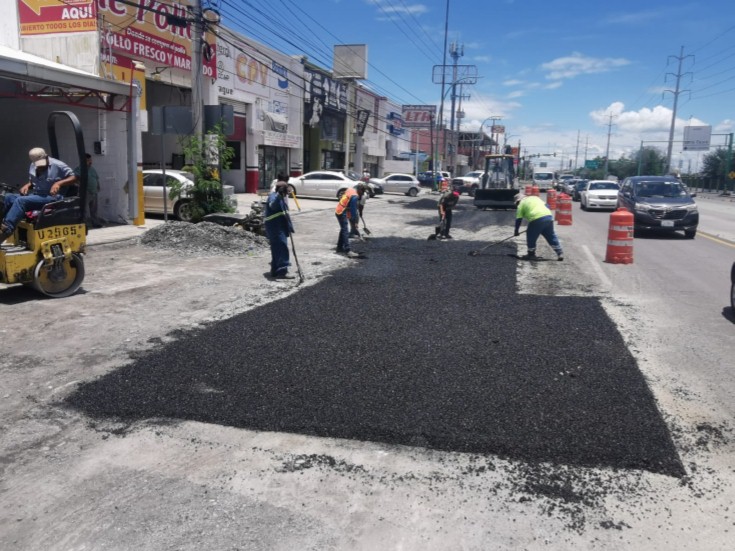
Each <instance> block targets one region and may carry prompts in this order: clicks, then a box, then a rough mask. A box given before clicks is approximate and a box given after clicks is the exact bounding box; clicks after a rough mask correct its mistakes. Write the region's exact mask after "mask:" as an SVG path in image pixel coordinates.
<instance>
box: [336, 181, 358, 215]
mask: <svg viewBox="0 0 735 551" xmlns="http://www.w3.org/2000/svg"><path fill="white" fill-rule="evenodd" d="M355 195H357V191H355V190H354V189H352V188H347V189H346V190H345V192H344V193H343V194H342V197H340V198H339V203H337V208H336V209H334V212H335V213H336V214H337V216H339V215H341V214H342V213H343V212H344V211H345V209H346V208H347V205H349V204H350V198H352V197H353V196H355ZM347 214H349V213H347Z"/></svg>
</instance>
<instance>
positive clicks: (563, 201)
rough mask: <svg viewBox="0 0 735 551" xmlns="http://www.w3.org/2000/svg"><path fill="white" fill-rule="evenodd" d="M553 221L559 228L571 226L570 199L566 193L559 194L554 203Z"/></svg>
mask: <svg viewBox="0 0 735 551" xmlns="http://www.w3.org/2000/svg"><path fill="white" fill-rule="evenodd" d="M555 220H556V223H557V224H559V225H560V226H571V225H572V198H571V197H569V195H567V194H566V193H561V194H559V198H558V200H557V202H556V216H555Z"/></svg>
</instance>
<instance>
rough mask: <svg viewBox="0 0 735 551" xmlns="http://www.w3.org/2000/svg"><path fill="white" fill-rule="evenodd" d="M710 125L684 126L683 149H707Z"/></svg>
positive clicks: (710, 135)
mask: <svg viewBox="0 0 735 551" xmlns="http://www.w3.org/2000/svg"><path fill="white" fill-rule="evenodd" d="M711 137H712V127H711V126H685V127H684V151H709V148H710V139H711Z"/></svg>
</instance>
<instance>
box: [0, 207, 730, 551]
mask: <svg viewBox="0 0 735 551" xmlns="http://www.w3.org/2000/svg"><path fill="white" fill-rule="evenodd" d="M434 201H435V198H434V197H429V196H424V197H419V198H417V199H409V198H404V197H401V196H391V195H385V196H383V197H380V198H377V199H375V200H371V201H370V202H369V203H368V206H367V210H366V219H367V222H368V224H369V226H370V229H371V230H372V233H373V237H372V238H371V239H370V241H369V242H368V243H364V244H360V245H359V246H360V247H362V248H363V249H364V250H365V252H366V253H367V256H368V259H367V260H364V261H360V262H355V261H351V260H348V259H345V258H343V257H339V256H337V255H335V254H334V253H333V252H332V248H333V247H334V244H335V243H336V230H337V228H336V222H335V220H334V217H333V215H332V213H331V209H332V208H333V203H331V202H328V201H309V200H302V202H301V203H302V207H303V210H302V211H301V212H295V213H294V216H293V217H294V223H295V226H296V230H297V233H296V235H295V236H294V237H295V243H296V247H297V249H298V253H299V260H300V261H301V264H302V267H303V269H304V272H305V274H306V276H307V282H306V283H305V284H304V285H302V286H296V284H295V283H282V282H275V281H269V280H267V279H266V278H265V277H264V273H265V272H267V269H268V267H267V259H268V252H267V250H263V251H260V252H259V251H258V250H249V251H248V252H247V255H244V256H243V258H237V257H224V256H216V255H209V256H207V255H205V256H201V255H199V256H185V255H181V254H179V253H178V252H177V251H175V250H172V251H165V250H160V249H157V250H153V249H148V248H145V247H141V246H140V245H139V244H136V243H124V244H118V245H114V246H105V247H97V248H95V250H93V251H90V254H89V255H88V268H87V279H86V280H85V284H84V290H83V292H82V293H79V294H78V295H75V296H74V297H70V298H68V299H64V300H57V301H50V300H39V299H38V297H36V296H35V295H33V294H32V293H31V292H29V291H27V290H25V289H18V288H11V289H2V290H0V306H1V307H2V309H3V314H4V315H6V316H8V318H13V319H25V320H28V322H27V323H21V324H19V325H18V326H17V327H14V328H13V329H12V332H11V330H10V329H3V330H2V335H3V339H4V341H5V342H10V341H12V346H11V347H10V348H9V349H8V351H7V352H6V354H5V356H4V357H3V359H2V361H1V362H0V375H2V380H3V381H4V387H5V390H4V392H3V393H2V398H3V399H2V402H0V410H1V412H2V419H3V422H2V427H1V428H0V436H1V437H2V438H1V441H2V446H1V448H0V450H1V453H2V455H1V456H0V459H1V461H0V468H2V471H1V473H2V479H1V480H0V493H2V496H3V503H4V507H3V509H2V511H1V512H0V548H2V549H24V550H25V549H81V548H105V549H205V548H206V549H487V548H494V549H542V548H543V549H569V548H584V549H621V548H627V549H676V548H702V549H728V548H729V547H730V541H731V538H730V531H731V529H732V525H733V519H732V517H731V511H732V510H733V509H732V507H733V477H735V475H734V474H733V473H734V472H735V469H733V460H732V457H733V454H732V430H731V425H730V423H731V418H728V417H727V415H726V413H727V410H723V409H722V405H721V401H722V400H721V398H720V396H718V394H717V393H716V392H714V390H713V388H712V380H710V379H709V378H707V379H706V380H704V381H696V379H695V372H696V370H695V369H690V370H686V369H682V367H681V364H680V362H677V361H674V360H678V359H679V356H680V355H681V354H682V350H684V351H685V352H686V353H687V354H688V356H687V359H688V358H691V357H695V356H697V355H700V356H701V355H702V354H703V352H702V350H700V349H698V348H697V347H696V346H689V345H688V344H687V343H688V342H691V341H684V340H683V339H682V335H683V334H685V332H686V330H687V329H689V330H690V333H689V335H690V338H691V335H692V333H691V326H686V325H684V324H682V323H680V322H679V320H678V319H677V318H672V317H671V308H673V306H674V303H673V301H671V300H669V303H670V305H669V307H668V308H663V307H661V305H662V304H665V303H666V299H667V297H666V296H663V295H655V296H647V295H645V294H640V293H627V292H626V288H625V287H624V286H621V285H620V283H619V282H620V281H621V280H628V279H629V278H630V277H631V276H632V277H633V278H634V279H637V280H638V281H647V280H645V278H646V277H647V276H646V270H644V269H643V268H644V264H643V263H641V264H640V265H639V263H638V262H636V264H634V265H629V266H621V265H605V264H603V263H602V262H601V261H600V259H599V256H600V254H601V255H602V256H604V250H602V252H601V253H600V251H599V248H595V247H597V236H596V234H595V233H594V232H593V231H592V228H594V227H597V224H598V223H599V221H600V220H601V218H600V219H592V218H590V220H593V223H592V224H591V225H586V224H585V223H584V222H583V220H582V218H581V217H580V218H575V224H574V225H573V226H569V227H560V228H558V230H559V234H560V236H561V238H562V240H563V243H564V245H565V249H566V253H567V259H566V260H565V261H564V262H555V261H554V262H544V261H542V262H536V263H522V262H519V261H517V260H516V259H515V258H512V257H511V256H509V255H513V254H515V253H516V252H517V251H516V247H515V245H514V242H515V241H519V240H510V241H508V242H507V243H504V244H502V245H499V246H497V247H491V248H489V249H487V250H486V251H485V253H483V254H482V255H480V256H478V257H471V256H469V255H468V254H467V253H468V252H469V251H470V250H475V249H477V248H479V247H481V246H482V245H485V244H487V243H491V242H495V241H498V240H500V239H503V238H505V237H507V236H508V235H509V233H510V232H511V231H512V219H513V214H512V212H503V211H497V212H492V211H479V210H477V209H475V208H474V207H472V206H471V204H470V202H469V200H468V199H466V198H463V199H462V201H461V203H460V209H459V211H458V212H457V214H456V216H455V221H456V229H455V230H454V231H453V234H454V236H455V240H453V241H451V242H436V241H433V242H432V241H427V239H426V237H427V236H428V235H429V234H431V233H433V226H434V224H435V223H436V219H435V211H434V204H435V203H434ZM577 214H578V213H577V212H575V216H576V215H577ZM584 214H588V213H584ZM589 214H590V216H592V214H593V213H589ZM601 216H602V217H605V215H604V214H602V215H601ZM699 241H700V240H699V238H698V239H697V240H695V241H694V242H688V243H697V244H698V243H699ZM544 247H545V245H544V246H542V247H541V248H540V252H541V254H542V255H544V256H547V257H548V258H553V252H552V251H551V250H550V249H545V248H544ZM522 250H523V246H522V243H521V245H520V251H522ZM705 256H706V255H705ZM659 261H660V259H659ZM639 288H640V289H645V290H649V289H655V287H654V286H651V287H648V286H641V287H639ZM691 302H692V303H694V302H695V300H692V301H691ZM721 314H722V313H721V312H720V318H719V319H720V321H721V322H722V323H723V324H724V323H725V322H727V323H730V320H728V319H726V317H724V316H723V315H721ZM662 319H669V320H671V323H669V324H668V326H669V327H668V329H669V331H671V326H678V327H680V329H679V330H678V332H677V333H676V334H674V335H672V336H671V337H670V339H673V340H666V339H664V340H662V335H663V333H664V332H663V331H660V330H659V325H660V322H661V320H662ZM717 327H718V329H720V330H721V329H722V328H723V327H724V326H721V325H718V326H717ZM39 334H53V335H54V339H53V344H52V345H48V346H43V347H39V344H38V335H39ZM720 334H721V333H720ZM700 336H701V335H699V334H697V338H699V337H700ZM710 338H711V339H712V340H711V342H712V343H716V342H717V339H716V338H715V337H714V336H711V335H710ZM719 340H720V343H719V348H720V349H722V350H723V351H726V350H728V349H727V348H726V347H727V346H729V345H728V344H727V343H728V342H729V341H727V340H723V339H722V338H721V337H720V339H719ZM723 343H724V345H723ZM716 346H717V345H716V344H713V347H716ZM723 392H728V391H726V390H723ZM723 396H724V394H723Z"/></svg>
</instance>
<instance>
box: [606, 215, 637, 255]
mask: <svg viewBox="0 0 735 551" xmlns="http://www.w3.org/2000/svg"><path fill="white" fill-rule="evenodd" d="M633 232H634V217H633V213H632V212H629V211H628V210H626V209H624V208H619V209H618V210H616V211H615V212H613V213H612V214H611V215H610V228H609V230H608V233H607V254H606V255H605V262H609V263H611V264H633Z"/></svg>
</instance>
